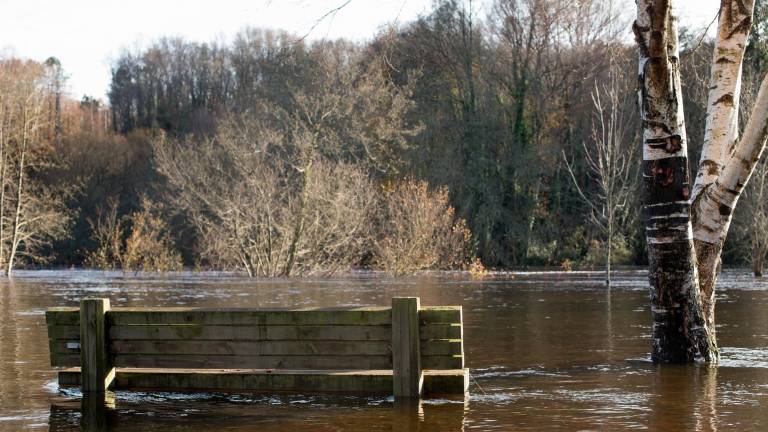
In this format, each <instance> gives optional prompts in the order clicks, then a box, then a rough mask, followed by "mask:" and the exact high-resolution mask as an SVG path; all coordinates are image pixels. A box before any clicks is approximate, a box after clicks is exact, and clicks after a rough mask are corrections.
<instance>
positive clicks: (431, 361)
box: [421, 355, 464, 369]
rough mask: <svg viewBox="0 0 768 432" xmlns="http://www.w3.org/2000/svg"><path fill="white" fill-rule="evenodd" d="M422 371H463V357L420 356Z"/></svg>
mask: <svg viewBox="0 0 768 432" xmlns="http://www.w3.org/2000/svg"><path fill="white" fill-rule="evenodd" d="M421 367H422V369H464V356H463V355H453V356H421Z"/></svg>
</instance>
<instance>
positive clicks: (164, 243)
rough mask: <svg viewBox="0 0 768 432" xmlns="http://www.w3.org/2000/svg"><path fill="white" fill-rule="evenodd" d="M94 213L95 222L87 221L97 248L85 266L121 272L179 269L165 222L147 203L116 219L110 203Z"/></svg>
mask: <svg viewBox="0 0 768 432" xmlns="http://www.w3.org/2000/svg"><path fill="white" fill-rule="evenodd" d="M97 214H98V215H99V217H98V219H97V220H96V222H93V221H90V220H89V222H90V223H91V227H92V228H93V232H94V240H96V242H97V243H98V248H97V249H96V250H95V251H93V252H92V253H90V254H89V255H88V256H87V257H86V265H87V266H89V267H94V268H100V269H115V268H121V269H122V270H125V271H138V270H141V271H159V272H164V271H174V270H181V268H182V260H181V255H180V254H179V253H178V252H177V251H176V250H175V248H174V247H173V244H172V241H171V239H170V236H169V235H168V228H167V226H166V223H165V221H164V220H163V219H162V218H161V217H160V216H158V215H157V214H156V212H154V209H153V206H152V204H151V203H150V202H149V201H148V200H146V199H144V200H142V208H141V210H139V211H137V212H134V213H131V214H130V215H128V216H125V217H123V218H118V216H117V206H116V205H115V203H114V202H112V203H111V204H110V208H109V209H108V210H107V211H106V212H104V211H99V212H97ZM128 228H130V229H128Z"/></svg>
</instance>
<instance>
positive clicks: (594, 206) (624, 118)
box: [563, 57, 638, 287]
mask: <svg viewBox="0 0 768 432" xmlns="http://www.w3.org/2000/svg"><path fill="white" fill-rule="evenodd" d="M617 62H618V59H617V57H612V58H611V61H610V65H609V68H608V78H607V80H606V81H605V82H604V83H603V84H598V83H597V82H595V89H594V90H593V91H592V103H593V105H594V111H595V117H596V119H595V120H594V121H593V123H592V136H591V140H590V141H589V142H588V143H587V142H584V143H583V150H584V161H585V162H586V165H587V170H588V172H589V179H590V182H591V183H592V184H591V185H587V186H585V187H582V186H581V185H580V182H579V181H578V180H577V178H576V174H575V169H574V167H573V164H572V163H570V162H568V159H567V158H566V156H565V151H563V158H564V159H565V165H566V169H567V170H568V173H569V174H570V176H571V180H572V181H573V184H574V186H575V188H576V191H577V192H578V194H579V197H580V198H581V199H582V201H583V202H584V203H585V204H586V205H587V207H588V208H589V216H590V219H589V220H590V222H591V223H592V225H593V226H594V227H596V228H597V229H598V230H599V231H600V232H601V233H602V235H603V237H604V239H605V240H604V244H605V283H606V285H607V286H608V287H610V285H611V258H612V245H613V243H614V239H615V237H616V236H617V235H622V234H623V233H626V232H627V230H628V228H629V227H630V226H631V225H632V222H633V218H634V215H635V212H634V210H633V209H632V207H631V204H632V201H633V199H634V197H635V192H636V190H637V174H638V171H637V165H636V164H634V163H633V158H634V157H635V146H633V145H631V141H630V140H629V138H630V137H631V134H630V132H629V130H628V129H629V125H630V122H629V120H630V117H629V116H630V114H633V113H632V112H628V111H629V110H628V108H629V107H631V106H632V105H631V104H630V103H628V102H629V100H628V96H629V95H631V93H629V92H627V91H626V90H627V87H626V85H625V79H624V75H623V74H622V70H623V67H622V66H623V65H620V64H617Z"/></svg>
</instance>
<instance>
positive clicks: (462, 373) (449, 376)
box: [423, 369, 469, 395]
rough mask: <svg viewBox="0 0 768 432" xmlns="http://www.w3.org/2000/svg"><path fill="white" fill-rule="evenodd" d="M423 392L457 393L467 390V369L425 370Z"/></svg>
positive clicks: (429, 393) (428, 393)
mask: <svg viewBox="0 0 768 432" xmlns="http://www.w3.org/2000/svg"><path fill="white" fill-rule="evenodd" d="M423 373H424V394H427V395H441V394H444V395H457V394H464V393H466V392H467V391H469V369H446V370H434V369H433V370H425V371H423Z"/></svg>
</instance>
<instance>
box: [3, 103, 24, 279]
mask: <svg viewBox="0 0 768 432" xmlns="http://www.w3.org/2000/svg"><path fill="white" fill-rule="evenodd" d="M24 116H25V118H24V136H23V137H22V140H21V154H20V155H19V179H18V182H17V184H16V188H17V189H16V210H15V214H14V218H13V228H12V232H11V244H10V246H9V247H10V250H9V251H8V262H7V263H6V271H5V274H6V275H7V276H11V272H13V261H14V259H15V257H16V250H17V248H18V246H19V226H20V223H21V202H22V199H23V193H22V189H23V188H24V168H25V166H24V163H25V159H26V156H27V140H28V139H29V134H28V129H27V119H26V111H25V113H24Z"/></svg>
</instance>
